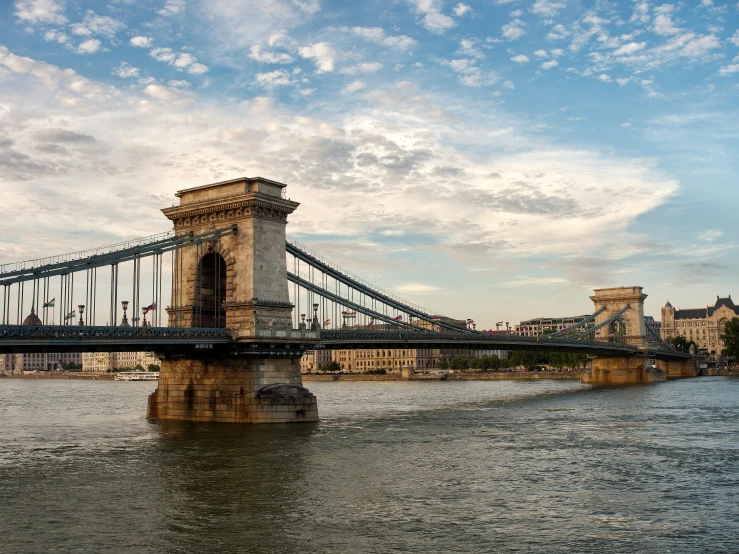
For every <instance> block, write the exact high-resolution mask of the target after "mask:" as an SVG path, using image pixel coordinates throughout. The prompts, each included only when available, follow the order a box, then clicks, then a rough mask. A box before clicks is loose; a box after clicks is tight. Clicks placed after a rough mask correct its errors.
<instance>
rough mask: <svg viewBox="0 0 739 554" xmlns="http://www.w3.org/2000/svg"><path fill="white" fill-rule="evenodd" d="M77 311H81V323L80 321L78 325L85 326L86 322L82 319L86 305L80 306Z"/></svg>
mask: <svg viewBox="0 0 739 554" xmlns="http://www.w3.org/2000/svg"><path fill="white" fill-rule="evenodd" d="M77 309H78V310H79V311H80V321H79V323H78V324H77V325H84V324H85V320H84V319H82V313H83V312H84V311H85V305H84V304H80V305H79V306H77Z"/></svg>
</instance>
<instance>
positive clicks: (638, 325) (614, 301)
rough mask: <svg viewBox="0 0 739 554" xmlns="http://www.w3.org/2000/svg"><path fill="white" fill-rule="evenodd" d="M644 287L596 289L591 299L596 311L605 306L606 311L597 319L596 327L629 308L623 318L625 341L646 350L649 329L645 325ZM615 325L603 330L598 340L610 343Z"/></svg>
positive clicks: (645, 296)
mask: <svg viewBox="0 0 739 554" xmlns="http://www.w3.org/2000/svg"><path fill="white" fill-rule="evenodd" d="M642 291H643V288H642V287H617V288H611V289H595V290H594V291H593V292H594V293H595V294H594V295H593V296H591V297H590V299H591V300H592V301H593V305H594V307H595V311H598V310H600V309H601V308H602V307H604V306H605V308H606V309H605V310H604V311H603V312H602V313H600V314H599V315H598V317H597V318H596V319H595V325H596V326H598V325H600V324H601V323H603V322H605V321H608V320H609V319H611V318H612V317H613V316H614V315H616V314H617V313H618V312H620V311H621V310H623V309H624V308H626V307H627V306H628V310H626V312H625V313H624V314H623V315H622V316H621V318H620V319H621V321H622V322H623V323H624V324H625V326H626V334H625V335H624V337H623V338H624V341H625V342H626V343H628V344H631V345H633V346H638V347H640V348H641V347H643V348H646V346H647V327H646V324H645V323H644V300H645V299H646V298H647V295H646V294H644V293H643V292H642ZM614 328H615V327H614V324H613V323H612V324H610V325H607V326H606V327H605V328H603V329H601V331H600V335H599V336H598V337H597V340H601V341H606V342H607V341H609V340H611V335H612V334H613V330H614Z"/></svg>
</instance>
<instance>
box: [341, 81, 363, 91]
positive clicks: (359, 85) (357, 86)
mask: <svg viewBox="0 0 739 554" xmlns="http://www.w3.org/2000/svg"><path fill="white" fill-rule="evenodd" d="M363 88H367V85H366V83H363V82H362V81H354V82H353V83H349V84H348V85H346V86H345V87H344V88H343V89H342V91H341V94H351V93H352V92H357V91H358V90H362V89H363Z"/></svg>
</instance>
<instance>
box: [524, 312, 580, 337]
mask: <svg viewBox="0 0 739 554" xmlns="http://www.w3.org/2000/svg"><path fill="white" fill-rule="evenodd" d="M588 317H590V316H589V315H576V316H572V317H550V318H547V317H539V318H536V319H529V320H526V321H522V322H521V323H519V324H518V325H516V326H515V328H514V331H513V332H514V334H516V335H522V336H528V337H538V336H541V335H544V334H546V332H548V331H549V332H556V331H561V330H562V329H571V328H572V327H577V326H578V325H579V324H580V323H582V321H583V320H584V319H586V318H588Z"/></svg>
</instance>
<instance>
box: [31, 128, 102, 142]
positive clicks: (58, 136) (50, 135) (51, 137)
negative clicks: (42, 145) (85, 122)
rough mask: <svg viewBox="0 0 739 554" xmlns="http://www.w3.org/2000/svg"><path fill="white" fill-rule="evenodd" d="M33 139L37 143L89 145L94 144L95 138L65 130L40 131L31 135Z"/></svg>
mask: <svg viewBox="0 0 739 554" xmlns="http://www.w3.org/2000/svg"><path fill="white" fill-rule="evenodd" d="M33 137H34V138H35V139H36V140H37V141H39V142H53V143H60V142H63V143H81V142H82V143H90V142H95V137H93V136H91V135H85V134H83V133H75V132H73V131H68V130H66V129H59V128H53V129H41V130H38V131H36V132H35V133H34V134H33Z"/></svg>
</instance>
